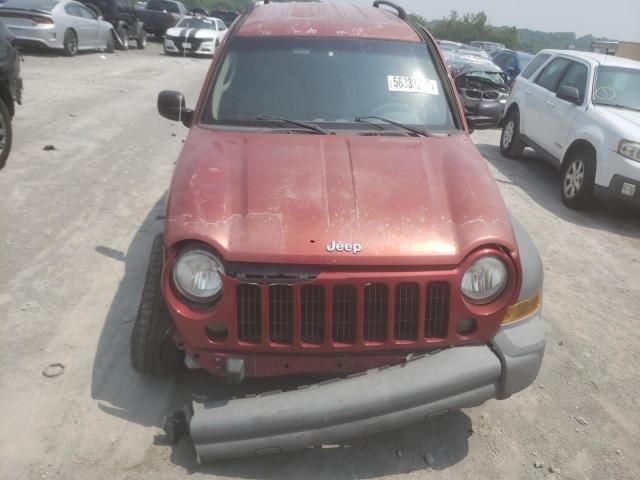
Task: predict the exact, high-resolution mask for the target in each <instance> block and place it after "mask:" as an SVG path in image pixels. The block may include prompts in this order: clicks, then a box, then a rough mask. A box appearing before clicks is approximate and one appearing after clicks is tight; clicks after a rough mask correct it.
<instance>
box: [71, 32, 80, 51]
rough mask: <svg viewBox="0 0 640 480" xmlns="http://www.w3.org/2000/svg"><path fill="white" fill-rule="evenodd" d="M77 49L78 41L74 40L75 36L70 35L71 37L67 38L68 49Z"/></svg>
mask: <svg viewBox="0 0 640 480" xmlns="http://www.w3.org/2000/svg"><path fill="white" fill-rule="evenodd" d="M77 49H78V42H77V41H76V36H75V35H71V37H70V38H69V51H70V52H71V53H76V50H77Z"/></svg>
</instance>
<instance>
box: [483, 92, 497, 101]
mask: <svg viewBox="0 0 640 480" xmlns="http://www.w3.org/2000/svg"><path fill="white" fill-rule="evenodd" d="M499 96H500V94H499V93H498V92H484V93H483V94H482V98H484V99H485V100H496V99H497V98H498V97H499Z"/></svg>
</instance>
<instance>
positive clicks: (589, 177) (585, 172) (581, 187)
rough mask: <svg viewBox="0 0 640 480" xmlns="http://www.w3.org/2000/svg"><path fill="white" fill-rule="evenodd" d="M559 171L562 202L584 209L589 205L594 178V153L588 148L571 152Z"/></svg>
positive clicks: (575, 208) (571, 206) (573, 207)
mask: <svg viewBox="0 0 640 480" xmlns="http://www.w3.org/2000/svg"><path fill="white" fill-rule="evenodd" d="M560 171H561V183H560V197H561V198H562V203H564V204H565V205H566V206H567V207H569V208H572V209H574V210H584V209H585V208H588V207H589V206H591V203H592V202H593V187H594V185H595V179H596V156H595V153H594V152H593V151H592V150H589V149H580V150H576V151H574V152H572V153H571V155H570V156H569V158H567V160H566V161H565V162H564V163H563V164H562V168H561V170H560Z"/></svg>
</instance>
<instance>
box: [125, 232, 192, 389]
mask: <svg viewBox="0 0 640 480" xmlns="http://www.w3.org/2000/svg"><path fill="white" fill-rule="evenodd" d="M163 263H164V246H163V241H162V235H161V234H160V235H158V236H156V238H155V239H154V241H153V245H152V247H151V258H150V260H149V267H148V269H147V277H146V279H145V283H144V289H143V291H142V299H141V302H140V307H139V309H138V315H137V317H136V321H135V323H134V326H133V331H132V332H131V365H132V366H133V368H135V369H136V370H137V371H139V372H140V373H143V374H145V375H152V376H156V377H170V376H173V375H175V374H176V373H177V372H178V370H179V368H180V366H181V365H182V363H183V360H184V353H183V352H182V351H181V350H179V349H178V348H177V347H176V346H175V344H174V343H173V338H172V335H171V332H172V330H173V328H174V326H173V321H172V320H171V317H170V316H169V311H168V310H167V306H166V304H165V302H164V298H163V296H162V289H161V285H160V281H161V277H162V267H163Z"/></svg>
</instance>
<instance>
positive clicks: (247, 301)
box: [236, 284, 262, 342]
mask: <svg viewBox="0 0 640 480" xmlns="http://www.w3.org/2000/svg"><path fill="white" fill-rule="evenodd" d="M236 297H237V300H236V302H237V308H238V338H239V339H240V340H242V341H244V342H259V341H260V340H261V338H262V315H261V305H260V301H261V299H260V287H259V286H258V285H249V284H247V285H238V288H237V290H236Z"/></svg>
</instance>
